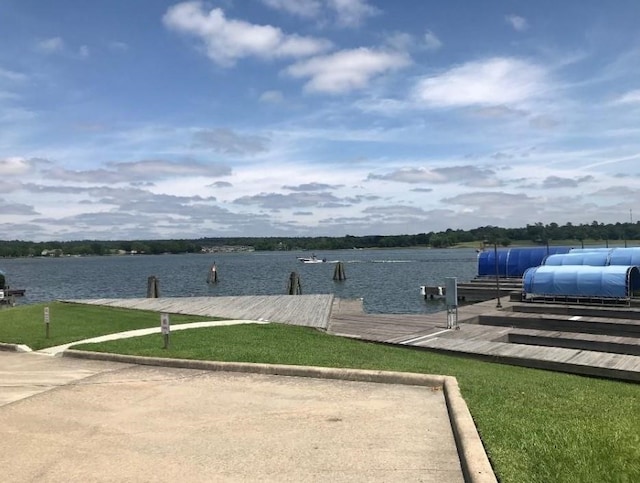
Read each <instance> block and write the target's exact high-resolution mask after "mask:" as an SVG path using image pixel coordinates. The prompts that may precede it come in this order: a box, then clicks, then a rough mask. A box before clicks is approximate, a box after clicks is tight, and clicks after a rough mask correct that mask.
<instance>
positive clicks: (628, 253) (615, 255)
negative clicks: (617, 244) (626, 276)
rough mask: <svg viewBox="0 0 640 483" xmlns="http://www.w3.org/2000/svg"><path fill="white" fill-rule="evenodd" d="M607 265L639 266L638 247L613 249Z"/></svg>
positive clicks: (639, 252) (639, 255)
mask: <svg viewBox="0 0 640 483" xmlns="http://www.w3.org/2000/svg"><path fill="white" fill-rule="evenodd" d="M609 265H640V247H629V248H614V249H613V250H611V254H610V255H609Z"/></svg>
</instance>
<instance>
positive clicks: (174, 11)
mask: <svg viewBox="0 0 640 483" xmlns="http://www.w3.org/2000/svg"><path fill="white" fill-rule="evenodd" d="M163 21H164V24H165V25H166V26H167V28H170V29H172V30H176V31H178V32H182V33H185V34H189V35H193V36H195V37H198V38H199V39H200V40H201V41H202V42H203V43H204V45H205V48H206V53H207V55H208V56H209V58H210V59H211V60H213V61H214V62H216V63H217V64H219V65H221V66H225V67H229V66H232V65H233V64H234V63H235V61H236V60H238V59H241V58H243V57H250V56H255V57H259V58H263V59H272V58H280V57H293V58H296V57H306V56H309V55H315V54H318V53H321V52H324V51H326V50H327V49H329V48H330V47H331V43H330V42H329V41H327V40H325V39H319V38H313V37H302V36H299V35H287V34H285V33H283V32H282V30H280V29H279V28H277V27H273V26H271V25H255V24H251V23H249V22H245V21H243V20H232V19H227V18H226V17H225V15H224V12H223V11H222V10H221V9H219V8H214V9H213V10H211V11H210V12H206V11H205V10H204V8H203V5H202V3H201V2H185V3H179V4H177V5H174V6H172V7H170V8H169V9H168V10H167V12H166V13H165V15H164V17H163Z"/></svg>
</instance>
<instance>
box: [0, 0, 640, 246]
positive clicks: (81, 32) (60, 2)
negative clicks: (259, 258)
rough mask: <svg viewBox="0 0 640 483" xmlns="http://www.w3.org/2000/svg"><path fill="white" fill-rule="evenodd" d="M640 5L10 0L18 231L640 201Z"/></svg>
mask: <svg viewBox="0 0 640 483" xmlns="http://www.w3.org/2000/svg"><path fill="white" fill-rule="evenodd" d="M639 23H640V2H638V1H637V0H616V1H615V2H602V1H600V0H567V1H562V2H558V1H555V0H554V1H551V0H538V1H535V2H532V1H519V0H484V1H481V2H479V1H470V0H448V1H446V2H442V1H426V0H425V1H421V0H212V1H203V2H200V1H188V2H178V1H165V0H136V1H132V0H94V1H86V0H56V1H55V2H53V1H41V0H0V239H2V240H30V241H48V240H60V241H64V240H81V239H94V240H132V239H170V238H181V239H193V238H201V237H236V236H248V237H254V236H255V237H265V236H268V237H271V236H287V237H297V236H345V235H353V236H364V235H399V234H418V233H428V232H431V231H434V232H437V231H442V230H446V229H448V228H451V229H454V230H455V229H463V230H466V229H472V228H476V227H479V226H486V225H494V226H501V227H524V226H526V225H527V224H534V223H538V222H539V223H544V224H547V223H552V222H555V223H558V224H560V225H562V224H565V223H567V222H571V223H573V224H579V223H591V222H593V221H598V222H601V223H616V222H621V223H624V222H628V221H632V222H635V221H636V217H638V218H640V28H638V25H639Z"/></svg>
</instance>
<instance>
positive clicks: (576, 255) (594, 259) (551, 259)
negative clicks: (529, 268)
mask: <svg viewBox="0 0 640 483" xmlns="http://www.w3.org/2000/svg"><path fill="white" fill-rule="evenodd" d="M544 265H553V266H558V265H591V266H593V267H604V266H606V265H609V252H605V251H597V252H569V253H562V254H556V255H549V256H548V257H547V258H545V260H544ZM628 265H629V264H628Z"/></svg>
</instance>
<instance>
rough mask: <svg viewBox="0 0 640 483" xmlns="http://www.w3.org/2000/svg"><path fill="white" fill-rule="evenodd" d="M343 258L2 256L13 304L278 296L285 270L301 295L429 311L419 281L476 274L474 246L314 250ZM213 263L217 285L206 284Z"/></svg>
mask: <svg viewBox="0 0 640 483" xmlns="http://www.w3.org/2000/svg"><path fill="white" fill-rule="evenodd" d="M316 254H317V256H318V257H319V258H326V259H327V260H331V261H333V260H339V261H342V262H343V263H344V267H345V273H346V276H347V279H346V280H345V281H342V282H335V281H333V271H334V267H335V265H334V264H333V263H318V264H303V263H301V262H300V261H298V260H297V257H308V256H310V255H311V254H310V253H309V252H251V253H216V254H206V255H205V254H183V255H135V256H131V255H124V256H112V257H64V258H17V259H0V270H2V271H3V272H4V273H5V276H6V278H7V283H8V284H9V285H10V286H11V287H12V288H16V289H18V288H20V289H26V296H25V297H22V298H18V299H17V302H18V304H20V305H22V304H30V303H37V302H45V301H50V300H58V299H75V298H128V297H145V296H146V292H147V279H148V277H149V276H151V275H155V276H157V277H158V278H159V284H160V296H161V297H189V296H216V295H219V296H229V295H233V296H235V295H280V294H285V293H287V283H288V280H289V276H290V274H291V272H293V271H295V272H297V273H298V274H299V276H300V281H301V286H302V293H303V294H319V293H334V294H335V295H336V296H337V297H340V298H362V299H363V301H364V308H365V311H367V312H369V313H431V312H436V311H439V310H444V309H445V306H444V304H443V302H442V301H439V302H438V301H425V300H424V298H423V297H422V296H421V295H420V286H421V285H444V279H445V277H457V278H458V281H460V282H463V281H468V280H470V279H472V278H473V277H475V275H476V273H477V257H476V252H475V250H473V249H442V250H434V249H390V250H331V251H322V252H321V251H318V252H317V253H316ZM214 262H215V264H216V266H217V271H218V283H215V284H207V274H208V272H209V269H210V267H211V265H212V264H213V263H214Z"/></svg>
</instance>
